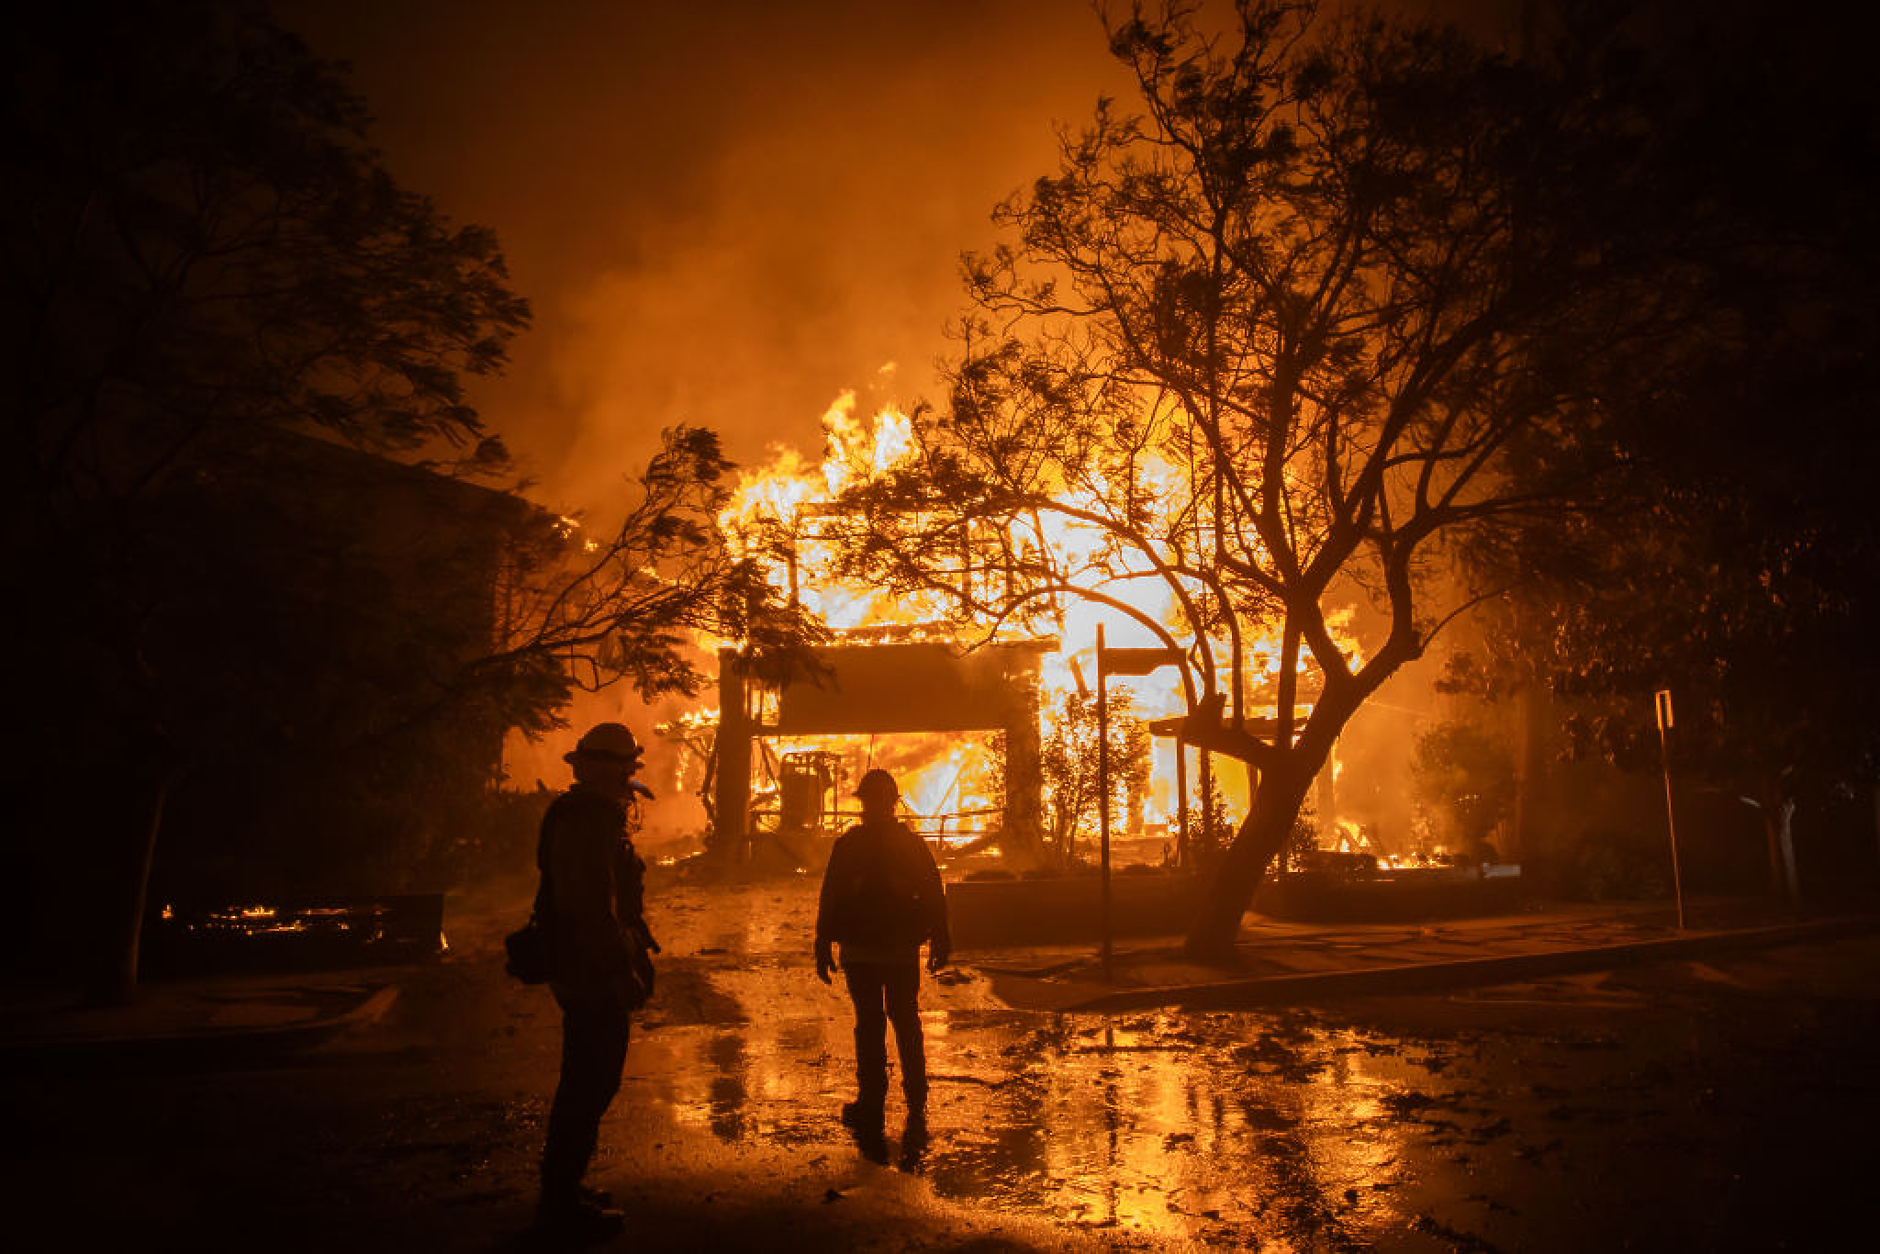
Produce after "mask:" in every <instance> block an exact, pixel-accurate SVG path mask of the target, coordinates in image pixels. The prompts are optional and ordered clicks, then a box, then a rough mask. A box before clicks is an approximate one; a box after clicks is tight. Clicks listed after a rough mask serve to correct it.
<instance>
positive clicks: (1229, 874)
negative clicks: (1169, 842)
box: [1186, 755, 1312, 962]
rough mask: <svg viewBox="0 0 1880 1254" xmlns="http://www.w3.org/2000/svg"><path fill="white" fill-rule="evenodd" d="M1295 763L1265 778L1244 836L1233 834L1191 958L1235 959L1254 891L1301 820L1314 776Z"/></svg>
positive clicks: (1192, 935)
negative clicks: (1300, 809) (1241, 927)
mask: <svg viewBox="0 0 1880 1254" xmlns="http://www.w3.org/2000/svg"><path fill="white" fill-rule="evenodd" d="M1293 756H1294V757H1295V760H1292V761H1287V762H1284V763H1281V764H1277V765H1276V766H1274V767H1273V768H1271V769H1269V770H1267V771H1266V772H1264V773H1263V774H1262V775H1261V777H1260V791H1259V792H1258V793H1257V794H1256V795H1255V796H1254V800H1253V807H1252V809H1251V810H1250V811H1249V812H1248V814H1247V817H1246V819H1245V820H1244V821H1243V822H1242V823H1241V825H1240V830H1239V831H1238V832H1236V833H1235V834H1234V840H1233V843H1232V844H1230V845H1228V847H1227V851H1226V852H1225V853H1224V854H1222V856H1221V859H1220V861H1219V863H1218V864H1217V865H1216V869H1215V873H1214V875H1213V877H1212V878H1211V879H1210V880H1209V882H1208V884H1207V885H1206V887H1205V889H1204V891H1203V896H1202V900H1201V903H1200V909H1199V911H1198V912H1197V913H1196V915H1195V921H1194V923H1193V925H1192V926H1191V927H1190V928H1189V930H1188V940H1187V946H1186V947H1187V951H1188V953H1189V955H1190V956H1191V957H1196V958H1201V959H1204V960H1207V961H1210V962H1220V961H1226V960H1229V959H1231V958H1232V957H1233V954H1234V945H1235V943H1236V941H1238V939H1239V937H1240V916H1241V915H1243V914H1245V913H1246V911H1247V907H1248V906H1249V905H1250V904H1252V902H1253V894H1254V890H1256V889H1257V888H1259V886H1260V879H1261V877H1262V876H1264V875H1265V874H1266V868H1267V867H1268V866H1269V865H1270V864H1271V863H1272V861H1273V858H1274V855H1276V854H1277V853H1278V852H1279V851H1280V849H1281V848H1282V847H1283V846H1284V845H1285V843H1286V838H1287V836H1289V835H1290V834H1291V833H1292V828H1293V822H1294V821H1295V820H1296V819H1297V818H1298V817H1299V807H1300V806H1301V805H1302V804H1303V803H1304V801H1305V797H1306V790H1307V789H1308V788H1309V787H1310V786H1311V783H1312V772H1311V771H1310V770H1304V769H1302V766H1301V763H1300V762H1299V761H1297V760H1296V755H1293Z"/></svg>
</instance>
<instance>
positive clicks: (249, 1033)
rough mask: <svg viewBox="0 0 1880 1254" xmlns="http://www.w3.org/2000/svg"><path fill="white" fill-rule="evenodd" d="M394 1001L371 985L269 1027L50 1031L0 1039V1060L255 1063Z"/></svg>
mask: <svg viewBox="0 0 1880 1254" xmlns="http://www.w3.org/2000/svg"><path fill="white" fill-rule="evenodd" d="M397 1000H398V988H397V986H396V985H390V984H388V985H383V986H381V987H379V988H376V989H374V990H373V991H372V992H371V993H370V994H369V995H368V996H366V997H364V998H362V999H361V1000H360V1001H359V1002H358V1003H357V1004H355V1005H353V1006H350V1007H348V1008H347V1009H345V1010H343V1011H340V1012H338V1013H336V1014H328V1015H320V1016H317V1017H315V1018H310V1019H304V1020H301V1021H299V1022H295V1023H282V1024H276V1025H273V1026H270V1027H259V1028H254V1027H231V1028H207V1029H202V1030H199V1031H189V1030H184V1031H173V1032H162V1033H154V1034H149V1035H136V1034H131V1033H119V1034H102V1035H88V1034H84V1033H65V1034H61V1033H49V1034H47V1035H44V1036H19V1037H13V1038H11V1039H7V1040H0V1060H4V1061H5V1062H6V1063H8V1064H9V1065H10V1064H15V1063H19V1064H40V1065H52V1066H62V1065H69V1066H93V1065H97V1064H99V1063H104V1062H122V1061H125V1060H126V1059H131V1058H134V1059H135V1060H137V1061H140V1062H149V1063H156V1064H171V1065H173V1064H177V1063H190V1064H196V1065H201V1064H227V1063H230V1062H239V1061H255V1060H259V1059H265V1058H270V1057H275V1056H278V1055H281V1054H285V1053H289V1052H292V1051H293V1050H297V1049H304V1048H306V1047H308V1046H310V1045H315V1044H318V1043H319V1042H321V1041H323V1040H326V1039H328V1038H329V1037H332V1036H335V1035H337V1034H339V1033H340V1032H343V1031H345V1030H347V1029H348V1028H354V1027H362V1026H364V1025H366V1024H369V1023H374V1022H377V1021H378V1020H379V1019H380V1018H382V1017H383V1016H384V1015H385V1012H386V1011H388V1010H390V1009H391V1007H392V1004H393V1003H394V1002H396V1001H397Z"/></svg>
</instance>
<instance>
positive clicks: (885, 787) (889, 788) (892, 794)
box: [855, 766, 901, 801]
mask: <svg viewBox="0 0 1880 1254" xmlns="http://www.w3.org/2000/svg"><path fill="white" fill-rule="evenodd" d="M855 795H856V796H857V797H860V798H861V799H862V800H863V801H867V800H868V799H869V798H871V797H879V798H881V799H882V800H884V801H898V800H900V797H901V788H900V785H898V784H896V783H895V782H894V776H892V775H890V774H888V773H887V772H886V771H884V770H882V769H881V768H880V767H878V766H877V767H875V768H874V769H873V770H871V771H868V772H866V773H865V774H863V776H862V778H861V782H859V783H857V784H856V785H855Z"/></svg>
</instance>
